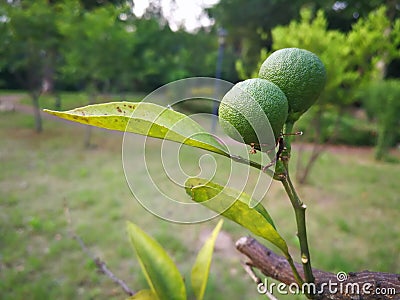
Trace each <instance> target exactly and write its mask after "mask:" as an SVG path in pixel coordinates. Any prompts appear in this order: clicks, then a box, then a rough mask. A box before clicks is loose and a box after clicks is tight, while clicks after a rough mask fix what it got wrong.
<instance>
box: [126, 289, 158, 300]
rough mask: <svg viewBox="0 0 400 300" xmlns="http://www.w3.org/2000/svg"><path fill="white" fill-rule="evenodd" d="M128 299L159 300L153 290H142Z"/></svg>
mask: <svg viewBox="0 0 400 300" xmlns="http://www.w3.org/2000/svg"><path fill="white" fill-rule="evenodd" d="M126 300H158V298H157V295H156V294H154V293H153V291H152V290H141V291H139V292H137V293H136V294H135V295H133V296H131V297H129V298H128V299H126Z"/></svg>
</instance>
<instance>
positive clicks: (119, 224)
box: [0, 97, 400, 299]
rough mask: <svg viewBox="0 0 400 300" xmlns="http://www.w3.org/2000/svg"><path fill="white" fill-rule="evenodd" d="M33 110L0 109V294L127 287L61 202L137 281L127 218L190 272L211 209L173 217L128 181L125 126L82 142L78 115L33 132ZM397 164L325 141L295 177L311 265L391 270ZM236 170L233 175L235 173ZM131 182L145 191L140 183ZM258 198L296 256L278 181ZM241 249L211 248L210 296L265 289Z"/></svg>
mask: <svg viewBox="0 0 400 300" xmlns="http://www.w3.org/2000/svg"><path fill="white" fill-rule="evenodd" d="M73 98H74V99H77V97H73ZM49 101H51V100H49ZM82 101H83V100H82ZM43 103H44V104H42V105H46V103H45V102H43ZM49 103H50V102H49ZM65 103H67V102H66V101H65ZM76 103H77V102H74V105H76ZM69 108H72V107H67V106H66V107H65V109H69ZM63 109H64V107H63ZM31 119H32V118H31V116H27V115H22V114H19V113H2V114H1V115H0V129H1V130H0V140H1V147H0V164H1V168H0V270H1V272H0V298H1V299H24V298H29V299H94V298H95V299H124V298H125V295H124V294H123V293H122V292H121V290H120V288H119V287H117V286H115V285H114V284H113V283H112V282H111V281H110V279H108V278H107V277H105V276H104V275H102V274H99V273H98V272H96V268H95V266H94V265H93V262H92V261H91V260H90V259H89V258H88V257H87V255H86V254H85V253H84V252H83V251H82V249H81V248H80V247H79V244H78V243H77V242H76V241H75V240H73V239H72V238H71V235H70V233H69V227H68V224H67V220H66V217H65V214H64V204H65V203H67V204H68V207H69V210H70V213H71V218H72V226H73V228H74V229H75V231H76V233H77V234H78V235H79V236H80V237H81V238H82V239H83V240H84V241H85V243H86V244H87V246H88V247H89V248H90V250H91V251H93V253H94V255H96V256H99V257H100V258H101V259H102V260H103V261H105V262H106V263H107V265H108V266H109V268H110V269H111V270H113V271H114V272H115V274H116V275H117V276H118V277H120V278H122V279H124V280H125V281H126V282H127V283H128V285H129V286H130V287H131V288H133V289H136V290H138V289H142V288H145V287H146V282H145V279H144V277H143V275H142V274H141V271H140V269H139V265H138V263H137V261H136V259H135V257H134V256H133V253H132V251H131V248H130V245H129V243H128V240H127V236H126V234H125V221H126V220H130V221H133V222H135V223H136V224H138V225H139V226H141V227H142V228H143V229H144V230H145V231H146V232H148V233H149V234H151V235H153V236H154V237H156V238H157V239H158V240H159V241H160V242H161V243H162V244H163V245H164V246H165V248H166V249H167V250H168V252H169V253H170V254H171V255H172V256H173V257H174V259H175V261H176V262H177V263H178V266H179V268H180V270H182V272H183V273H184V275H185V278H186V282H190V280H189V274H190V267H191V264H192V263H193V262H194V258H195V255H196V252H197V251H198V249H199V248H200V242H199V240H200V237H201V236H202V234H203V233H204V232H205V231H209V230H211V228H212V227H213V226H214V225H215V223H216V220H213V221H210V222H205V223H201V224H196V225H179V224H174V223H168V222H165V221H163V220H161V219H159V218H157V217H155V216H153V215H151V214H150V213H148V212H147V211H146V210H145V209H144V208H143V207H142V206H141V205H140V204H139V203H138V202H137V201H136V200H135V199H134V198H133V196H132V195H131V193H130V191H129V188H128V186H127V184H126V180H125V177H124V173H123V169H122V163H121V143H122V135H121V134H117V133H112V132H108V131H104V130H94V131H93V137H92V141H93V143H94V144H96V145H97V147H96V148H94V149H91V150H85V149H84V148H83V140H84V135H85V128H84V126H80V125H74V124H71V123H67V122H58V121H55V120H54V119H52V120H48V119H45V120H44V132H43V133H42V134H40V135H39V134H35V133H34V132H33V130H32V129H31V128H32V127H31V125H32V123H31V122H32V121H31ZM151 145H152V144H151V143H150V147H151ZM154 147H157V144H156V143H154ZM296 148H297V145H294V151H295V150H296ZM150 150H151V148H150ZM183 154H184V155H185V157H183V158H182V159H183V161H184V162H185V163H190V162H193V157H192V156H191V154H190V151H184V152H183ZM154 155H157V153H155V154H154ZM140 159H141V158H140V157H138V160H140ZM294 160H296V155H294ZM138 162H139V161H138ZM193 163H194V164H195V165H196V167H198V162H197V161H194V162H193ZM292 165H293V166H294V165H295V161H294V162H293V163H292ZM399 175H400V170H399V168H398V165H395V164H387V163H376V162H375V161H374V160H373V151H372V150H371V149H361V150H359V149H354V148H331V150H330V151H328V152H326V153H324V154H323V155H322V157H321V159H320V160H319V161H318V163H317V164H316V167H315V169H314V170H313V173H312V174H311V177H310V184H309V185H307V186H300V187H299V194H300V196H301V197H302V198H303V200H304V202H305V203H306V204H307V206H308V210H307V218H308V228H309V234H310V238H309V239H310V244H311V254H312V261H313V265H314V267H317V268H321V269H324V270H327V271H331V272H338V271H346V272H349V271H358V270H365V269H368V270H374V271H384V272H398V270H399V269H400V257H399V249H400V240H399V234H398V228H399V220H400V211H399V203H400V196H399V189H400V187H399V185H398V178H399ZM137 176H146V174H145V170H142V169H140V168H138V174H137ZM234 180H237V181H240V180H241V178H240V174H236V175H234ZM251 180H253V179H250V181H251ZM137 189H142V192H143V193H146V192H147V189H148V187H146V186H138V187H137ZM182 195H184V193H183V192H182ZM263 202H264V204H265V206H266V207H267V209H268V210H269V211H270V212H271V215H272V216H273V218H274V220H275V223H276V225H277V227H278V230H279V231H280V232H281V234H282V235H283V236H284V237H285V238H286V239H287V240H288V243H289V246H290V248H291V251H292V252H293V256H294V257H295V258H298V251H297V244H298V243H297V239H296V236H295V224H294V214H293V212H292V209H291V207H290V204H289V201H288V200H287V198H286V196H285V194H284V191H283V189H282V188H281V186H280V185H279V183H278V182H273V184H272V186H271V187H270V190H269V192H268V194H267V195H266V197H265V199H264V200H263ZM223 230H224V231H225V232H226V233H227V234H228V235H229V236H230V237H231V238H232V240H233V241H235V240H236V239H237V238H239V237H240V236H242V235H246V234H248V232H246V231H245V230H243V229H242V228H240V227H239V226H236V225H235V224H233V223H230V222H229V221H226V222H225V224H224V227H223ZM266 245H268V244H267V243H266ZM240 259H241V258H240V256H239V255H237V254H236V252H235V251H234V250H229V251H228V250H226V249H222V250H221V249H220V250H217V251H216V253H215V257H214V260H213V265H212V274H211V278H210V283H209V286H208V288H207V293H206V299H263V298H264V296H260V295H258V294H257V291H256V286H255V285H254V283H253V282H252V281H251V280H250V279H249V278H248V276H247V275H246V274H245V272H244V271H243V270H242V268H241V266H240ZM276 296H277V297H278V298H279V299H296V298H295V297H294V296H286V297H283V296H279V295H276ZM191 299H194V297H191ZM299 299H300V298H299Z"/></svg>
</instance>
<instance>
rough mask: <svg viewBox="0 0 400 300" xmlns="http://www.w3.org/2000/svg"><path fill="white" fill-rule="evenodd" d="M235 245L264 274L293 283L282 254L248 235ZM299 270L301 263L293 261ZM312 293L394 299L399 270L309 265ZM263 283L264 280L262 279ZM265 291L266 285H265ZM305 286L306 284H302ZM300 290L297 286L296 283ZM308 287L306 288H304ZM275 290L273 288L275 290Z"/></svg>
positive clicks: (321, 299)
mask: <svg viewBox="0 0 400 300" xmlns="http://www.w3.org/2000/svg"><path fill="white" fill-rule="evenodd" d="M236 248H237V250H239V251H240V252H241V253H243V254H244V255H245V256H246V259H247V261H246V265H248V266H250V267H253V268H257V269H258V270H260V271H261V273H263V274H264V275H265V276H267V277H270V278H273V279H275V280H278V281H279V282H282V283H284V284H286V285H294V284H296V285H297V282H296V279H295V277H294V276H293V272H292V270H291V268H290V266H289V263H288V262H287V260H286V258H285V257H283V256H280V255H277V254H275V253H274V252H273V251H272V250H270V249H268V248H267V247H265V246H264V245H262V244H260V243H259V242H258V241H257V240H255V239H254V238H251V237H242V238H240V239H239V240H238V241H237V242H236ZM295 265H296V268H297V269H298V270H299V272H301V271H300V270H301V269H302V264H299V263H295ZM313 274H314V276H315V293H313V295H312V299H318V300H348V299H363V300H377V299H380V300H398V299H400V274H391V273H381V272H370V271H361V272H350V273H348V274H345V273H341V274H342V275H344V277H343V276H342V277H341V276H339V273H338V274H333V273H330V272H325V271H321V270H318V269H313ZM262 282H263V283H264V284H265V281H262ZM266 288H267V290H268V291H269V292H271V291H270V290H269V287H266ZM305 289H306V290H307V289H308V285H305ZM300 290H301V287H300ZM307 291H308V290H307ZM275 292H276V290H275Z"/></svg>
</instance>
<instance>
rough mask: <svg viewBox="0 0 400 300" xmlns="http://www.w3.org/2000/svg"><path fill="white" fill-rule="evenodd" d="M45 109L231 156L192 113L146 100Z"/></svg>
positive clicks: (82, 120)
mask: <svg viewBox="0 0 400 300" xmlns="http://www.w3.org/2000/svg"><path fill="white" fill-rule="evenodd" d="M44 111H45V112H46V113H49V114H52V115H55V116H57V117H60V118H63V119H66V120H70V121H73V122H78V123H83V124H87V125H92V126H96V127H101V128H106V129H110V130H118V131H127V132H132V133H136V134H141V135H145V136H150V137H154V138H160V139H166V140H170V141H174V142H178V143H183V144H186V145H189V146H192V147H197V148H201V149H205V150H208V151H211V152H215V153H218V154H221V155H224V156H227V157H230V155H229V153H228V152H227V150H226V148H225V147H224V146H223V145H222V144H220V143H219V142H218V141H217V140H216V139H215V138H214V137H213V136H212V135H211V134H209V133H207V132H206V131H205V129H204V128H203V127H201V126H200V124H198V123H197V122H195V121H194V120H193V119H191V118H190V117H188V116H186V115H184V114H182V113H179V112H176V111H173V110H171V109H168V108H165V107H162V106H160V105H157V104H153V103H146V102H110V103H103V104H94V105H88V106H84V107H80V108H76V109H73V110H69V111H65V112H59V111H52V110H47V109H45V110H44Z"/></svg>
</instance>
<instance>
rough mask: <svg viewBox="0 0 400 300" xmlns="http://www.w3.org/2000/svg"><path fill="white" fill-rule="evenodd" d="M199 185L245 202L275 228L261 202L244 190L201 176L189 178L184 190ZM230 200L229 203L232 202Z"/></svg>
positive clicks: (187, 190) (188, 191)
mask: <svg viewBox="0 0 400 300" xmlns="http://www.w3.org/2000/svg"><path fill="white" fill-rule="evenodd" d="M188 185H189V186H199V185H207V186H210V187H213V188H216V189H223V190H224V193H225V194H228V195H229V196H231V197H232V198H233V199H238V200H239V201H241V202H243V203H245V204H246V205H247V206H249V207H250V208H253V209H255V210H256V211H257V212H258V213H259V214H261V215H262V216H263V217H264V218H265V219H266V220H267V221H268V223H270V224H271V225H272V227H274V229H276V227H275V224H274V221H273V220H272V218H271V216H270V215H269V213H268V211H267V210H266V209H265V207H264V206H263V205H262V204H261V203H257V201H255V200H254V199H252V198H251V197H250V195H248V194H246V193H244V192H239V191H237V190H235V189H231V188H228V187H222V186H221V185H219V184H217V183H214V182H212V181H209V180H207V179H203V178H198V177H197V178H194V177H192V178H189V179H188V180H187V181H186V192H187V193H189V195H191V194H190V190H189V189H188V187H189V186H188ZM233 201H235V200H232V202H231V203H233ZM254 203H257V204H256V205H254Z"/></svg>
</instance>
